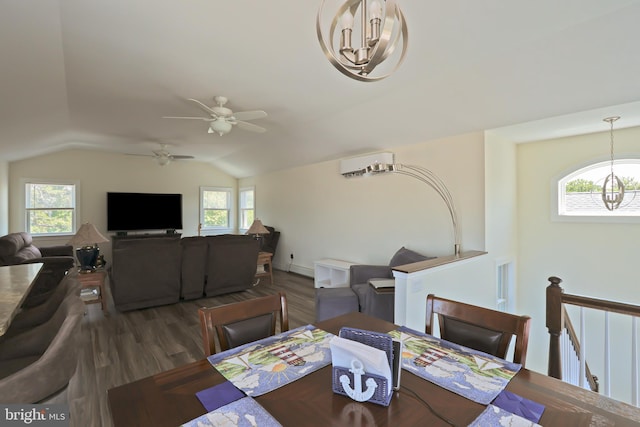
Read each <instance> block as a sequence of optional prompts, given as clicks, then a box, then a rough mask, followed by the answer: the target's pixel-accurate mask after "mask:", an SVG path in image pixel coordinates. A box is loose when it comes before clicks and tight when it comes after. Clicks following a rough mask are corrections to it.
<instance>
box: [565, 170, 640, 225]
mask: <svg viewBox="0 0 640 427" xmlns="http://www.w3.org/2000/svg"><path fill="white" fill-rule="evenodd" d="M613 171H614V173H615V175H616V176H618V177H619V178H621V179H622V181H623V183H624V185H625V194H624V198H623V200H622V203H621V204H620V206H619V207H618V208H617V209H615V210H613V211H610V210H608V209H607V208H606V206H605V204H604V202H603V200H602V186H603V185H604V183H605V179H606V177H607V176H608V175H610V174H611V162H610V161H604V162H599V163H593V164H590V165H588V166H586V167H583V168H581V169H578V170H576V171H573V172H571V173H569V174H568V175H566V176H564V177H562V178H560V179H559V180H558V182H557V210H556V215H557V218H558V219H562V220H571V219H576V220H577V219H578V218H580V217H582V218H591V219H593V218H601V219H602V220H604V219H606V218H616V219H618V221H619V219H621V218H626V219H629V218H632V219H633V221H632V222H636V221H638V222H640V159H619V160H615V161H614V166H613Z"/></svg>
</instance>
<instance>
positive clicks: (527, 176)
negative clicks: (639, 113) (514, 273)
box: [517, 128, 640, 387]
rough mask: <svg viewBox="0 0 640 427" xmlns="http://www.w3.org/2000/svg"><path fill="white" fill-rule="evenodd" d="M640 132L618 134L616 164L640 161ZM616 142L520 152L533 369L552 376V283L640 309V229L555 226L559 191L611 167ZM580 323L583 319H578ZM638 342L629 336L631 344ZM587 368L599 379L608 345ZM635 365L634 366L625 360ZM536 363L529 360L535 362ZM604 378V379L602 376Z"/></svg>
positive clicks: (522, 274)
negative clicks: (582, 174)
mask: <svg viewBox="0 0 640 427" xmlns="http://www.w3.org/2000/svg"><path fill="white" fill-rule="evenodd" d="M639 141H640V128H630V129H622V130H617V131H616V132H615V149H616V150H615V151H616V157H621V156H624V155H625V154H630V155H635V156H638V155H639V154H640V142H639ZM608 156H609V135H608V133H598V134H591V135H584V136H575V137H568V138H562V139H554V140H548V141H539V142H535V143H527V144H520V145H518V147H517V165H518V168H517V180H518V187H517V189H518V232H517V235H518V239H519V242H518V243H519V245H518V247H519V253H518V259H519V274H518V285H519V294H518V298H519V307H520V308H521V309H522V310H523V311H526V313H527V314H529V315H531V316H532V317H533V318H534V320H535V322H534V327H533V328H532V334H531V339H532V342H533V343H542V342H544V343H545V344H544V345H533V346H532V345H530V346H529V358H530V360H531V367H532V368H534V369H536V370H540V371H541V372H546V369H547V366H546V363H547V352H548V340H549V338H548V333H547V329H546V327H545V324H544V321H545V320H544V319H545V288H546V286H547V285H548V284H549V283H548V281H547V278H548V277H549V276H558V277H560V278H562V279H563V280H564V283H563V284H562V286H563V287H564V289H565V292H567V293H571V294H581V295H587V296H592V297H596V298H603V299H614V300H619V301H624V302H629V303H633V304H640V292H639V291H638V289H639V285H640V280H639V279H638V275H637V268H636V265H637V264H636V263H637V262H638V242H639V241H640V224H638V223H635V224H620V223H617V224H611V223H584V222H576V223H570V222H554V221H552V220H551V185H552V182H554V181H555V180H556V179H557V178H559V177H560V176H562V175H564V174H566V173H567V172H568V171H569V170H571V169H576V168H578V167H580V166H584V165H586V164H587V163H590V162H595V161H601V160H606V159H607V158H608ZM572 320H573V321H574V325H575V322H577V318H573V319H572ZM629 339H630V336H629V335H626V339H625V341H628V340H629ZM587 345H588V347H587V348H588V349H589V351H590V352H589V353H588V355H587V361H588V363H589V364H590V365H591V364H593V366H592V368H593V367H595V368H596V372H595V373H596V374H602V370H601V369H598V361H599V360H600V359H601V358H602V351H601V348H602V342H601V341H598V342H591V343H588V344H587ZM614 348H615V350H616V351H615V352H614V353H615V357H616V358H617V359H616V360H615V361H614V362H613V366H619V367H622V373H621V377H620V379H619V381H616V382H618V383H621V384H622V383H624V384H627V387H628V384H629V379H628V375H627V378H624V376H625V374H624V373H626V374H628V373H629V372H630V360H629V358H630V353H629V351H627V350H625V349H624V348H622V347H619V346H618V347H614ZM625 358H626V359H627V360H626V361H625V360H624V359H625ZM528 360H529V359H528ZM601 376H602V375H601Z"/></svg>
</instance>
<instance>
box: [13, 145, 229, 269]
mask: <svg viewBox="0 0 640 427" xmlns="http://www.w3.org/2000/svg"><path fill="white" fill-rule="evenodd" d="M9 178H10V189H9V205H10V206H11V208H10V212H9V231H10V232H14V231H21V230H24V218H23V215H22V209H21V206H24V204H23V201H22V200H23V193H24V189H23V188H22V179H23V178H44V179H69V180H77V181H79V182H80V195H81V205H80V210H79V213H80V221H79V223H78V224H81V223H84V222H91V223H93V224H94V225H96V227H98V229H99V230H100V231H101V232H102V233H103V234H106V232H107V196H106V194H107V192H109V191H114V192H118V191H121V192H153V193H181V194H182V204H183V227H184V228H183V231H182V233H183V235H187V236H193V235H196V234H197V233H198V224H199V204H200V202H199V198H200V186H223V187H231V188H233V189H234V192H235V191H236V189H237V179H236V178H234V177H232V176H230V175H227V174H225V173H224V172H221V171H220V170H218V169H216V168H214V167H213V166H212V165H210V164H207V163H203V162H197V161H193V160H188V161H178V162H173V163H171V164H169V165H167V166H162V167H161V166H158V165H157V164H156V163H155V161H154V160H153V159H152V158H149V157H140V156H127V155H123V154H114V153H105V152H99V151H88V150H68V151H63V152H58V153H53V154H48V155H44V156H39V157H35V158H31V159H26V160H21V161H16V162H11V163H10V164H9ZM55 240H58V242H59V240H68V239H67V238H62V239H61V238H57V239H54V241H55ZM49 241H51V240H49ZM39 242H40V243H42V242H43V239H40V240H39ZM45 242H46V241H45ZM100 248H101V251H102V252H103V253H110V245H109V244H107V243H105V244H101V245H100ZM105 251H106V252H105ZM107 259H109V258H107Z"/></svg>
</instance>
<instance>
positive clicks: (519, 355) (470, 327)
mask: <svg viewBox="0 0 640 427" xmlns="http://www.w3.org/2000/svg"><path fill="white" fill-rule="evenodd" d="M436 315H437V316H438V324H439V329H440V338H442V339H444V340H447V341H451V342H454V343H456V344H460V345H463V346H465V347H469V348H473V349H475V350H479V351H482V352H485V353H489V354H492V355H494V356H497V357H500V358H502V359H505V358H506V356H507V350H508V349H509V344H510V343H511V340H512V337H513V336H515V339H516V342H515V349H514V353H513V362H515V363H519V364H521V365H522V366H523V367H524V365H525V361H526V358H527V347H528V345H529V328H530V326H531V318H530V317H529V316H518V315H515V314H511V313H506V312H503V311H497V310H491V309H489V308H484V307H479V306H476V305H470V304H465V303H463V302H458V301H452V300H448V299H445V298H439V297H436V296H435V295H433V294H429V295H428V296H427V324H426V328H425V330H426V333H427V334H432V332H433V329H434V319H435V316H436Z"/></svg>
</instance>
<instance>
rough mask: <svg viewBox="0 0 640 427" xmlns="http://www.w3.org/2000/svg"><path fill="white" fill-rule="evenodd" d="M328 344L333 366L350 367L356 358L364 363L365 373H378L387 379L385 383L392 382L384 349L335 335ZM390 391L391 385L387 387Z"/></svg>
mask: <svg viewBox="0 0 640 427" xmlns="http://www.w3.org/2000/svg"><path fill="white" fill-rule="evenodd" d="M329 346H330V347H331V362H332V363H333V366H340V367H342V368H351V362H352V361H353V360H354V359H358V360H359V361H360V362H362V364H363V365H364V371H365V372H366V373H367V374H373V375H379V376H381V377H383V378H385V379H386V380H387V384H392V382H391V367H390V366H389V359H388V358H387V354H386V353H385V352H384V351H382V350H380V349H378V348H375V347H371V346H369V345H366V344H362V343H360V342H357V341H353V340H349V339H346V338H341V337H337V336H336V337H333V338H331V341H329ZM391 392H393V387H389V393H391Z"/></svg>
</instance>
